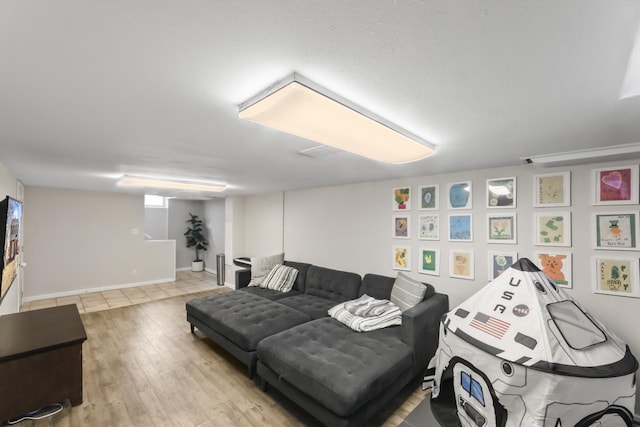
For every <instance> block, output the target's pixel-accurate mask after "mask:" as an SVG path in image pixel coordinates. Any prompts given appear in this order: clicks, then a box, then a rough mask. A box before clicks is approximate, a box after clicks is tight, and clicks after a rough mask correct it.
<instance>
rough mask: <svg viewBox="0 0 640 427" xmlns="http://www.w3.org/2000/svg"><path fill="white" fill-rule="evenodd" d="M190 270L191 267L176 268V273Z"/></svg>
mask: <svg viewBox="0 0 640 427" xmlns="http://www.w3.org/2000/svg"><path fill="white" fill-rule="evenodd" d="M189 270H191V267H180V268H176V271H189Z"/></svg>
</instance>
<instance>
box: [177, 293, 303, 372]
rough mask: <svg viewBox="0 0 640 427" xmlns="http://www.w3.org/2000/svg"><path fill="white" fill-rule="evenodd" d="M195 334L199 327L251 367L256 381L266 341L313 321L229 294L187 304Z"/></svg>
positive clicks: (263, 301) (279, 307)
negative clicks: (258, 359)
mask: <svg viewBox="0 0 640 427" xmlns="http://www.w3.org/2000/svg"><path fill="white" fill-rule="evenodd" d="M186 308H187V321H188V322H189V323H190V324H191V332H194V328H195V327H197V328H198V329H199V330H201V331H202V332H203V333H204V334H205V335H206V336H208V337H209V338H211V340H213V341H214V342H215V343H217V344H218V345H220V346H221V347H222V348H224V349H225V350H227V351H228V352H229V353H231V354H232V355H233V356H234V357H236V358H237V359H238V360H240V361H241V362H242V363H243V364H245V365H246V366H247V370H248V375H249V377H250V378H252V377H253V374H254V372H255V366H256V347H257V345H258V342H260V340H262V339H263V338H265V337H268V336H270V335H273V334H275V333H277V332H280V331H284V330H286V329H289V328H291V327H293V326H296V325H299V324H301V323H305V322H308V321H309V320H311V317H310V316H309V315H307V314H305V313H302V312H300V311H298V310H295V309H293V308H290V307H287V306H285V305H282V304H278V303H277V302H274V301H270V300H268V299H265V298H262V297H260V296H257V295H253V294H250V293H247V292H237V291H236V292H229V293H226V294H221V295H212V296H210V297H205V298H197V299H194V300H191V301H189V302H187V306H186Z"/></svg>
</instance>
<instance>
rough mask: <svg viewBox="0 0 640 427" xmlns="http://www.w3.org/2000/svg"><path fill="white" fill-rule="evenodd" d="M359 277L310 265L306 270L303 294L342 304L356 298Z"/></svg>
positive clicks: (358, 288) (354, 274)
mask: <svg viewBox="0 0 640 427" xmlns="http://www.w3.org/2000/svg"><path fill="white" fill-rule="evenodd" d="M359 290H360V276H359V275H358V274H356V273H349V272H347V271H338V270H331V269H329V268H324V267H318V266H316V265H312V266H310V267H309V269H308V270H307V282H306V284H305V289H304V292H305V293H306V294H309V295H314V296H317V297H321V298H326V299H329V300H332V301H337V302H343V301H348V300H350V299H355V298H357V297H358V291H359Z"/></svg>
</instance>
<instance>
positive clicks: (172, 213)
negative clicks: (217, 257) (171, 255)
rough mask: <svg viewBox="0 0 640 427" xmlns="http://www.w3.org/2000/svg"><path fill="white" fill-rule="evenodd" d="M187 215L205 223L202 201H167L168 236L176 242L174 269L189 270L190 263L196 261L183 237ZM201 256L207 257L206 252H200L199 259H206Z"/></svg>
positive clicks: (194, 251) (193, 253)
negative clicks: (196, 217)
mask: <svg viewBox="0 0 640 427" xmlns="http://www.w3.org/2000/svg"><path fill="white" fill-rule="evenodd" d="M189 213H192V214H194V215H198V218H199V219H200V220H202V221H206V218H205V217H204V202H202V200H177V199H169V209H168V236H169V239H171V240H175V241H176V268H182V269H186V268H188V269H191V262H192V261H194V260H195V259H196V250H195V248H187V238H186V237H185V236H184V233H185V231H187V227H188V226H189V224H187V220H188V219H190V218H191V216H190V215H189ZM205 230H206V227H205ZM207 239H208V236H207ZM203 256H204V257H206V256H207V254H206V252H203V251H200V259H206V258H203ZM205 267H209V266H205Z"/></svg>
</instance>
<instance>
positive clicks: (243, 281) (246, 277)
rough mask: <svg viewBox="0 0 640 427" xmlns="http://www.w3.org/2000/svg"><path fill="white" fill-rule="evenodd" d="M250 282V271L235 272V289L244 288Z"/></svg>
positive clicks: (246, 269) (248, 269) (245, 269)
mask: <svg viewBox="0 0 640 427" xmlns="http://www.w3.org/2000/svg"><path fill="white" fill-rule="evenodd" d="M250 280H251V269H250V268H244V269H242V270H236V289H240V288H246V287H247V285H248V284H249V281H250Z"/></svg>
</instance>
